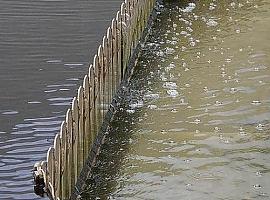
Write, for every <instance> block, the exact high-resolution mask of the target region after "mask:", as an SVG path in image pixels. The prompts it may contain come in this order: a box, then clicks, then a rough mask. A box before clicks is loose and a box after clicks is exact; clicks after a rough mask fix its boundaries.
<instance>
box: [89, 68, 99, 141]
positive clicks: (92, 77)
mask: <svg viewBox="0 0 270 200" xmlns="http://www.w3.org/2000/svg"><path fill="white" fill-rule="evenodd" d="M88 77H89V87H90V89H89V120H90V121H89V123H90V134H91V136H90V137H91V144H90V145H92V144H93V143H94V139H95V135H96V134H95V133H96V132H97V126H96V103H95V101H96V95H95V71H94V67H93V65H90V67H89V73H88Z"/></svg>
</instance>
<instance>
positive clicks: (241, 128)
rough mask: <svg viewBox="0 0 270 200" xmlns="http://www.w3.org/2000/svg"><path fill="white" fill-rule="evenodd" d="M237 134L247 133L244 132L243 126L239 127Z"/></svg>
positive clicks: (243, 134)
mask: <svg viewBox="0 0 270 200" xmlns="http://www.w3.org/2000/svg"><path fill="white" fill-rule="evenodd" d="M239 134H240V135H242V136H245V135H247V133H246V131H245V129H244V128H243V127H240V128H239Z"/></svg>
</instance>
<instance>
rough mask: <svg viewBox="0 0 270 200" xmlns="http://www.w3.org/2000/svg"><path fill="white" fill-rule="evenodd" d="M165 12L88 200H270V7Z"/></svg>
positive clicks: (222, 4) (261, 0)
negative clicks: (91, 199)
mask: <svg viewBox="0 0 270 200" xmlns="http://www.w3.org/2000/svg"><path fill="white" fill-rule="evenodd" d="M163 6H164V7H162V8H161V9H160V14H159V15H158V19H157V21H156V22H155V25H154V27H153V31H152V34H151V36H150V38H149V40H148V41H147V43H146V44H145V46H144V50H143V52H142V55H141V57H140V60H139V63H138V66H137V71H136V72H135V75H134V77H133V79H132V80H131V83H130V86H129V95H128V96H127V97H126V98H124V100H123V104H122V108H121V109H120V111H119V113H118V115H117V116H116V119H115V120H114V122H113V123H112V127H111V131H110V135H109V136H108V138H107V141H106V143H105V145H104V147H103V150H102V153H101V155H100V161H99V163H98V165H97V166H96V168H95V171H94V175H93V176H92V178H91V179H89V180H88V184H89V188H88V191H87V192H85V193H84V195H85V199H89V197H92V198H93V199H94V198H96V197H99V198H98V199H147V200H150V199H153V200H157V199H177V200H178V199H185V200H198V199H201V200H209V199H222V200H225V199H226V200H235V199H243V200H251V199H252V200H253V199H256V200H257V199H270V192H269V191H270V56H269V55H270V43H269V41H270V34H269V33H270V2H269V1H268V0H239V1H235V0H232V1H227V0H212V1H194V3H188V2H187V1H170V4H165V5H163Z"/></svg>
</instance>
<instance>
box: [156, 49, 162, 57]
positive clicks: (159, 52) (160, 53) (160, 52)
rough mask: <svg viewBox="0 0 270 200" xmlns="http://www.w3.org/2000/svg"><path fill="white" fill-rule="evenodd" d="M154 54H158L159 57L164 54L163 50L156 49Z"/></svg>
mask: <svg viewBox="0 0 270 200" xmlns="http://www.w3.org/2000/svg"><path fill="white" fill-rule="evenodd" d="M156 55H157V56H159V57H163V56H164V52H163V51H161V50H160V51H158V52H157V53H156Z"/></svg>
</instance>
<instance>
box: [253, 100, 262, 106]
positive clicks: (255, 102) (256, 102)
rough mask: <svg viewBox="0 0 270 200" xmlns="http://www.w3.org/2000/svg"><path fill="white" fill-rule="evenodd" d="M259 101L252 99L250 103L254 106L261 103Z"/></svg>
mask: <svg viewBox="0 0 270 200" xmlns="http://www.w3.org/2000/svg"><path fill="white" fill-rule="evenodd" d="M261 103H262V102H261V101H259V100H253V101H252V102H251V104H252V105H255V106H258V105H261Z"/></svg>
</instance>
